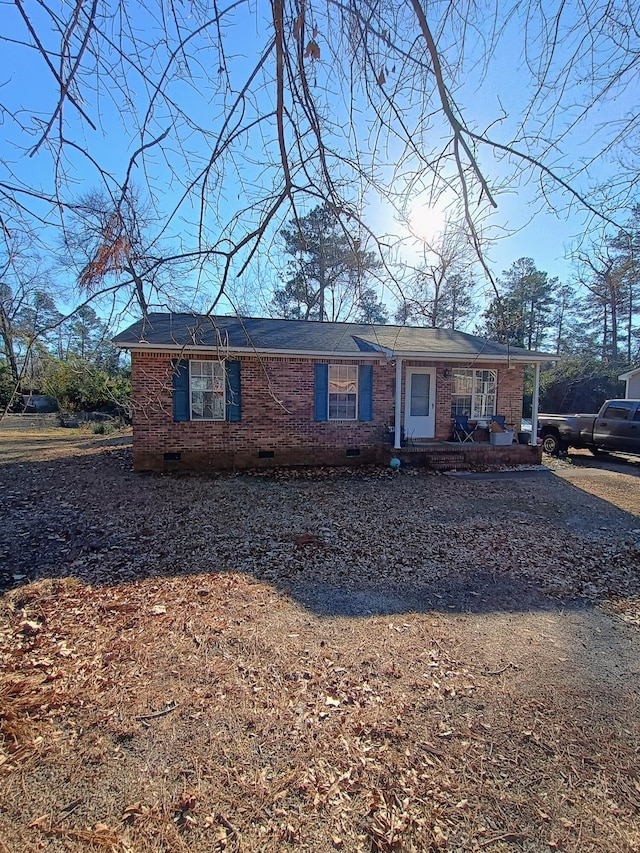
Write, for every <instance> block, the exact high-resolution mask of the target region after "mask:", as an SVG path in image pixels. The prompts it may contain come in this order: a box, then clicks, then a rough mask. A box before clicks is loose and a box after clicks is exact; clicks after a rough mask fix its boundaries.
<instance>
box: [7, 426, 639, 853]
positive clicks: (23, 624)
mask: <svg viewBox="0 0 640 853" xmlns="http://www.w3.org/2000/svg"><path fill="white" fill-rule="evenodd" d="M128 442H129V438H128V437H127V436H126V435H114V436H88V435H86V434H84V435H83V434H78V433H75V432H72V431H64V430H55V431H52V432H51V433H49V432H46V431H42V432H40V433H38V434H35V433H34V434H25V433H11V432H8V431H3V432H0V494H1V496H2V497H1V503H0V507H1V509H0V512H1V517H0V584H1V585H2V588H3V589H4V593H3V594H2V597H1V598H0V660H1V665H0V679H1V681H0V732H1V738H0V851H2V853H7V851H10V853H22V851H63V850H64V851H94V850H95V851H114V853H151V851H153V852H154V853H160V852H161V851H167V853H168V851H172V853H173V851H195V853H205V851H207V853H209V851H245V853H253V851H286V850H291V851H313V853H321V852H322V853H326V851H331V850H336V851H381V853H394V851H451V853H454V851H455V853H458V851H465V853H466V851H470V853H471V852H472V851H473V852H474V853H484V851H487V853H507V851H527V852H530V853H533V851H535V853H538V851H549V850H564V851H575V853H578V851H580V853H587V851H593V853H608V852H609V851H610V853H614V851H615V853H622V852H623V851H639V850H640V701H639V699H640V634H639V631H640V597H639V595H640V467H639V466H638V464H637V463H634V462H632V461H626V462H620V461H613V460H608V461H607V460H605V461H603V462H600V461H598V463H597V465H596V463H595V462H594V460H591V459H590V457H587V456H584V455H580V454H576V455H575V456H574V457H571V458H570V460H569V461H562V460H553V461H550V462H549V467H548V468H547V469H543V470H538V469H536V470H528V471H527V470H524V471H516V472H497V473H495V474H492V475H489V476H481V477H478V476H464V477H463V476H455V475H434V474H425V473H422V472H415V471H410V470H401V471H400V472H396V473H393V472H391V471H381V470H373V469H367V470H363V471H360V472H345V471H342V472H338V471H334V470H325V471H320V472H312V471H302V472H297V473H295V474H294V473H291V472H289V473H287V472H280V473H277V474H273V475H270V476H265V475H251V474H243V475H240V476H232V475H224V476H209V477H205V476H186V475H184V476H171V477H169V476H160V475H140V474H133V473H132V471H131V459H130V447H129V446H128Z"/></svg>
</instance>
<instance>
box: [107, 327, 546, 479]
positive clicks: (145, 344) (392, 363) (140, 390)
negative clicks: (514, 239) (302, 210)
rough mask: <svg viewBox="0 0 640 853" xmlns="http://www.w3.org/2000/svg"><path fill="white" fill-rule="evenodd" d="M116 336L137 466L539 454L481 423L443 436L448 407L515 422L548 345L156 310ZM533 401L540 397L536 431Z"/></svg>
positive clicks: (520, 458) (514, 459)
mask: <svg viewBox="0 0 640 853" xmlns="http://www.w3.org/2000/svg"><path fill="white" fill-rule="evenodd" d="M114 344H115V345H116V346H118V347H120V348H122V349H127V350H130V352H131V368H132V385H133V412H134V415H133V459H134V468H135V469H136V470H139V471H142V470H152V471H163V470H175V469H180V468H187V469H203V468H213V469H232V468H249V467H262V466H264V467H270V466H276V465H309V464H326V465H336V464H348V463H355V462H359V463H365V462H369V463H370V462H379V463H388V462H389V460H390V458H391V456H392V455H396V456H399V457H400V458H401V459H404V461H409V460H408V458H407V454H409V453H413V454H414V456H413V457H411V460H410V461H412V462H417V461H419V460H418V457H417V456H416V455H415V454H416V453H418V454H420V453H421V454H423V457H424V458H426V455H427V454H428V453H429V451H431V452H433V451H435V450H436V449H439V450H442V449H443V448H444V449H445V450H447V448H448V452H449V453H451V452H452V451H453V450H454V449H455V450H456V452H457V454H458V456H457V457H456V456H453V457H451V459H450V460H449V461H450V462H451V464H449V465H448V467H457V465H456V462H455V460H456V458H457V460H458V463H459V462H460V458H461V457H460V453H461V452H462V451H464V453H466V454H469V453H474V454H475V459H474V464H476V465H478V464H479V465H482V464H484V463H496V462H504V463H505V464H517V463H523V462H524V463H527V462H529V463H531V462H538V461H539V460H540V449H539V447H538V446H537V443H536V445H535V446H529V447H526V446H523V445H518V444H517V443H514V444H513V445H512V446H510V447H493V446H490V444H489V441H488V438H489V436H488V432H487V431H486V429H485V430H484V432H483V430H482V429H480V430H478V431H477V432H476V434H475V435H474V442H473V443H471V442H469V443H465V444H458V445H456V446H455V447H454V445H452V444H450V443H448V442H450V439H451V435H452V413H457V414H466V415H468V416H469V418H470V419H471V420H472V422H473V421H474V420H475V421H480V425H481V426H486V421H487V419H488V418H490V417H491V415H494V414H499V415H503V416H504V417H505V419H506V423H507V426H510V425H511V426H512V427H515V428H516V429H518V428H519V425H520V420H521V417H522V398H523V382H524V366H525V364H533V365H535V367H536V392H537V380H538V377H539V368H540V364H541V363H542V362H544V361H549V360H552V359H553V357H552V356H550V355H549V354H547V353H540V352H530V351H528V350H524V349H517V348H514V347H507V346H505V345H503V344H498V343H492V342H490V341H486V340H483V339H481V338H478V337H474V336H472V335H467V334H464V333H462V332H457V331H453V330H448V329H447V330H445V329H424V328H414V327H409V326H384V325H380V326H378V325H357V324H352V323H318V322H309V321H298V320H269V319H256V318H250V317H211V316H196V315H192V314H160V313H157V314H150V315H148V317H146V318H145V319H144V320H140V321H138V322H137V323H134V324H133V325H132V326H130V327H129V328H128V329H126V330H125V331H124V332H122V333H121V334H119V335H118V336H117V337H116V338H115V339H114ZM536 410H537V393H536V394H534V432H533V435H535V421H536V417H537V412H536ZM479 439H480V440H479ZM482 439H484V441H482ZM445 442H447V443H448V444H443V443H445ZM442 458H443V459H444V460H445V461H444V462H443V463H442V464H440V466H439V467H447V457H442ZM423 461H424V459H423ZM427 464H428V463H427Z"/></svg>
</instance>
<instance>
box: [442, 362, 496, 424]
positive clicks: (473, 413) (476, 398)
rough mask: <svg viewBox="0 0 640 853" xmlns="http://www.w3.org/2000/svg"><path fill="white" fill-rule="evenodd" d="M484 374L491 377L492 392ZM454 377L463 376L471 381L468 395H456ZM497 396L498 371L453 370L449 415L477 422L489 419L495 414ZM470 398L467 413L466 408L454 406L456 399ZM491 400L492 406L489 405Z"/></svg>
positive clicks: (480, 369)
mask: <svg viewBox="0 0 640 853" xmlns="http://www.w3.org/2000/svg"><path fill="white" fill-rule="evenodd" d="M484 374H490V375H492V377H493V391H491V389H490V387H489V388H487V387H486V386H487V385H488V384H489V380H488V379H487V377H486V376H485V375H484ZM456 376H464V377H465V378H466V379H469V380H471V388H470V393H468V394H463V393H456V391H455V384H456ZM497 395H498V371H497V370H488V369H486V368H478V369H473V368H458V369H456V368H454V370H453V391H452V393H451V413H452V415H467V416H468V417H469V418H470V419H471V420H473V421H475V420H479V419H480V418H490V417H492V416H493V415H495V414H496V402H497ZM463 397H470V404H469V411H468V412H467V411H464V410H463V409H464V408H466V407H460V406H455V402H456V398H463ZM491 398H492V402H493V405H490V402H489V401H490V400H491Z"/></svg>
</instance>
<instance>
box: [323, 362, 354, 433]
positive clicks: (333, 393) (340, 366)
mask: <svg viewBox="0 0 640 853" xmlns="http://www.w3.org/2000/svg"><path fill="white" fill-rule="evenodd" d="M328 368H329V370H328V376H327V420H330V421H357V420H358V403H359V400H358V380H359V378H360V377H359V372H358V365H357V364H329V365H328ZM332 370H334V371H337V372H339V371H340V370H345V371H347V370H355V376H356V378H355V391H332V390H331V371H332ZM333 381H334V382H336V381H338V382H340V381H343V382H349V381H350V380H349V379H342V380H341V379H338V380H336V379H334V380H333ZM340 394H344V395H346V396H348V397H354V398H355V407H354V409H355V413H354V416H353V417H352V418H332V417H331V397H332V396H333V397H335V396H338V395H340ZM342 402H344V401H342ZM336 403H338V401H336Z"/></svg>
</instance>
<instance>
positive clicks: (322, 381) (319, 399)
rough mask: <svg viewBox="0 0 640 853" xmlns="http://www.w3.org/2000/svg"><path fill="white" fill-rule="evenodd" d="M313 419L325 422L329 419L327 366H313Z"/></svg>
mask: <svg viewBox="0 0 640 853" xmlns="http://www.w3.org/2000/svg"><path fill="white" fill-rule="evenodd" d="M313 369H314V373H315V385H314V419H315V420H316V421H326V420H328V419H329V365H328V364H314V365H313Z"/></svg>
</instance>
